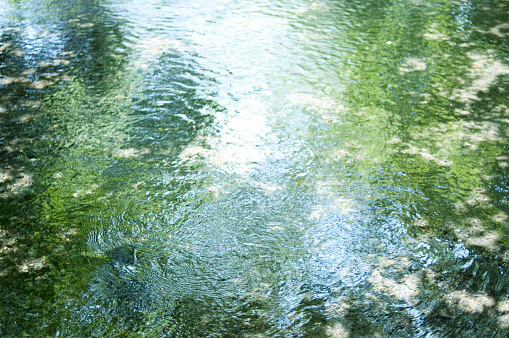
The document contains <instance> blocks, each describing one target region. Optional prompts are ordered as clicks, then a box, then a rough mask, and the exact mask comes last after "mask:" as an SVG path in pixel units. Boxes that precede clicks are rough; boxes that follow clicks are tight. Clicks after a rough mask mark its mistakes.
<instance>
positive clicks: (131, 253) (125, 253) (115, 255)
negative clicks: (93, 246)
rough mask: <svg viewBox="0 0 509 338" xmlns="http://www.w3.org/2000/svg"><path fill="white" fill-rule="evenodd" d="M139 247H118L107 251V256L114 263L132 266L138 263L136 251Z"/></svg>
mask: <svg viewBox="0 0 509 338" xmlns="http://www.w3.org/2000/svg"><path fill="white" fill-rule="evenodd" d="M137 249H138V246H136V245H133V244H126V245H121V246H117V247H115V248H113V249H111V250H108V251H106V255H107V256H108V257H110V258H111V259H113V260H114V261H116V262H118V263H120V264H125V265H132V264H134V263H136V260H137V258H136V250H137Z"/></svg>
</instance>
